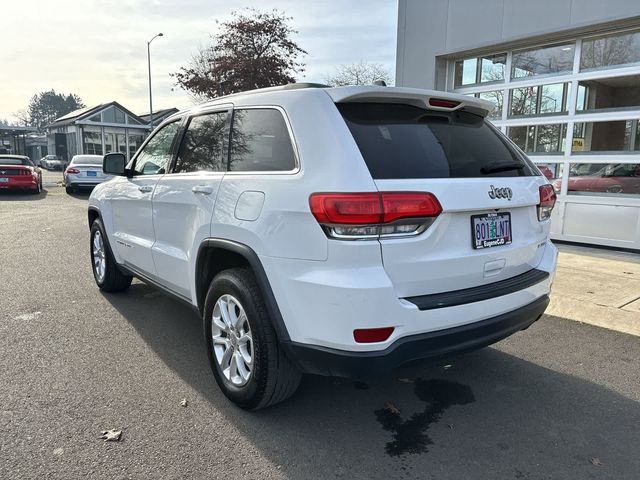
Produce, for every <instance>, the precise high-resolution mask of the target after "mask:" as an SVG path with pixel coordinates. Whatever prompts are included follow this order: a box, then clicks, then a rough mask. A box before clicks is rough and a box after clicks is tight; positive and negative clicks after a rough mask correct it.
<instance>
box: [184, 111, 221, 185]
mask: <svg viewBox="0 0 640 480" xmlns="http://www.w3.org/2000/svg"><path fill="white" fill-rule="evenodd" d="M226 123H227V112H216V113H208V114H206V115H199V116H197V117H194V118H192V119H191V121H190V122H189V126H188V127H187V131H186V133H185V134H184V137H183V139H182V143H181V144H180V150H178V160H177V161H176V166H175V168H174V170H173V173H185V172H224V171H226V170H227V166H226V162H225V161H224V158H223V147H224V132H225V127H226Z"/></svg>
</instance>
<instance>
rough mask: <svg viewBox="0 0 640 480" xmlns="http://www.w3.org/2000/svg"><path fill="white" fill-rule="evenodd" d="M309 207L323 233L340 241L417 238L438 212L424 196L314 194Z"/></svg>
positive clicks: (429, 196) (434, 201)
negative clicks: (412, 236) (402, 237)
mask: <svg viewBox="0 0 640 480" xmlns="http://www.w3.org/2000/svg"><path fill="white" fill-rule="evenodd" d="M309 206H310V208H311V213H313V216H314V217H315V218H316V220H317V221H318V223H320V225H322V227H323V228H324V230H325V232H327V234H328V235H329V236H330V237H333V238H342V239H358V238H376V237H379V236H389V235H392V236H407V235H417V234H418V233H421V232H423V231H424V230H425V229H427V228H428V227H429V226H430V225H431V224H432V223H433V221H434V220H435V218H436V217H437V216H438V215H440V213H441V212H442V207H441V206H440V202H438V199H437V198H436V197H435V196H434V195H433V194H432V193H426V192H361V193H314V194H312V195H311V196H310V197H309Z"/></svg>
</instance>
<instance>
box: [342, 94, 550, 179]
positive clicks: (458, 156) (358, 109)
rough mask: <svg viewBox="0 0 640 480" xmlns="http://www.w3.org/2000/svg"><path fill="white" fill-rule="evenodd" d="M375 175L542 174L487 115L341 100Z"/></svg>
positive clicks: (343, 115) (495, 175)
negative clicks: (491, 124)
mask: <svg viewBox="0 0 640 480" xmlns="http://www.w3.org/2000/svg"><path fill="white" fill-rule="evenodd" d="M337 107H338V110H339V111H340V113H341V114H342V117H343V118H344V120H345V122H346V124H347V126H348V127H349V130H350V132H351V134H352V135H353V138H354V140H355V142H356V144H357V145H358V148H359V149H360V152H361V154H362V157H363V158H364V161H365V163H366V164H367V167H368V168H369V172H370V173H371V176H372V177H373V178H374V179H379V180H382V179H408V178H469V177H514V176H533V175H538V173H537V171H536V170H535V168H534V167H533V166H532V164H531V163H530V162H529V161H528V160H527V159H526V157H524V155H522V154H521V153H520V152H518V151H517V149H515V148H514V147H513V146H512V145H511V144H509V142H508V140H507V139H506V138H504V137H503V136H502V135H501V134H500V133H499V132H497V131H496V130H495V129H494V128H493V127H491V126H490V125H489V124H488V122H486V121H485V119H484V118H483V117H481V116H478V115H475V114H473V113H470V112H464V111H456V112H436V111H432V110H426V109H422V108H418V107H414V106H412V105H403V104H389V103H387V104H384V103H343V104H337Z"/></svg>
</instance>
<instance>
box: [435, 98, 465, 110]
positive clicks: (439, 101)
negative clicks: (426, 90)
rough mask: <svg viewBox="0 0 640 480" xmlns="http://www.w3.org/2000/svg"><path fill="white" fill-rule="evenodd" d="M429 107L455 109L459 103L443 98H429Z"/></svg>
mask: <svg viewBox="0 0 640 480" xmlns="http://www.w3.org/2000/svg"><path fill="white" fill-rule="evenodd" d="M429 105H430V106H432V107H440V108H456V107H457V106H458V105H460V102H456V101H454V100H445V99H443V98H430V99H429Z"/></svg>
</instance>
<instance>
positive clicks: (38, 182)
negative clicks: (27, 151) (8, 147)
mask: <svg viewBox="0 0 640 480" xmlns="http://www.w3.org/2000/svg"><path fill="white" fill-rule="evenodd" d="M0 190H28V191H30V192H32V193H40V192H41V191H42V171H41V170H40V168H39V167H36V166H35V165H34V164H33V162H32V161H31V160H30V159H29V157H25V156H22V155H0Z"/></svg>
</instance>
